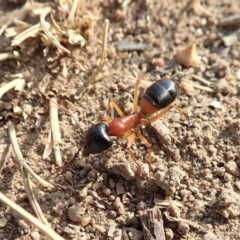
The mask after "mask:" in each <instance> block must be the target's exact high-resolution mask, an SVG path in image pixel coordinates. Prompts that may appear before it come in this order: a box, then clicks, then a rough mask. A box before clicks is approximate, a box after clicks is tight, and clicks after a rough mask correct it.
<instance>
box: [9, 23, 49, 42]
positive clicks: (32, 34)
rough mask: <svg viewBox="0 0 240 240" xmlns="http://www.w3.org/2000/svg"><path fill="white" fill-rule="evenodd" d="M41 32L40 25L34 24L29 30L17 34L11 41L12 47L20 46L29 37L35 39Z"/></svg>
mask: <svg viewBox="0 0 240 240" xmlns="http://www.w3.org/2000/svg"><path fill="white" fill-rule="evenodd" d="M48 27H50V25H49V24H48ZM40 31H41V26H40V24H39V23H38V24H35V25H33V26H31V27H29V28H27V29H26V30H25V31H23V32H21V33H20V34H18V35H17V36H16V37H15V38H14V39H13V40H12V46H18V45H20V44H21V43H22V42H23V41H25V40H26V39H28V38H30V37H36V36H37V35H38V33H39V32H40Z"/></svg>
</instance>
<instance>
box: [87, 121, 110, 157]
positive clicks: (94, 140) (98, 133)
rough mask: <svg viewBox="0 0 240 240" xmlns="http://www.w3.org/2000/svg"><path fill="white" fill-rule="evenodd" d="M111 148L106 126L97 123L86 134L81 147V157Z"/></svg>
mask: <svg viewBox="0 0 240 240" xmlns="http://www.w3.org/2000/svg"><path fill="white" fill-rule="evenodd" d="M111 146H112V141H111V139H110V137H109V136H108V134H107V125H106V124H105V123H98V124H96V125H94V126H93V127H92V128H90V129H89V130H88V132H87V134H86V137H85V142H84V146H83V156H88V155H89V154H97V153H101V152H103V151H104V150H106V149H108V148H110V147H111Z"/></svg>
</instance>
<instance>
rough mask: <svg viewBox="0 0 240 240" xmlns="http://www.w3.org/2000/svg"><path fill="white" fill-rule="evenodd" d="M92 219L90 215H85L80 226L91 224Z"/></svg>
mask: <svg viewBox="0 0 240 240" xmlns="http://www.w3.org/2000/svg"><path fill="white" fill-rule="evenodd" d="M91 219H92V217H90V216H89V215H84V216H83V217H81V218H80V224H81V225H82V226H83V227H85V226H87V225H88V224H89V223H90V221H91Z"/></svg>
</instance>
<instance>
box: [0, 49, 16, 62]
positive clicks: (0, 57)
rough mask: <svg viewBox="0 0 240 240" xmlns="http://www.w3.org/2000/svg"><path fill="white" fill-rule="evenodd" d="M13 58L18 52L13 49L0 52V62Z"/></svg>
mask: <svg viewBox="0 0 240 240" xmlns="http://www.w3.org/2000/svg"><path fill="white" fill-rule="evenodd" d="M15 58H19V53H18V52H17V51H14V52H13V53H0V62H1V61H5V60H7V59H15Z"/></svg>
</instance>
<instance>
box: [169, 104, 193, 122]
mask: <svg viewBox="0 0 240 240" xmlns="http://www.w3.org/2000/svg"><path fill="white" fill-rule="evenodd" d="M173 107H174V108H175V109H176V110H177V111H178V112H179V113H180V114H183V115H184V116H185V118H186V119H187V120H188V119H189V117H188V115H187V114H186V113H185V112H184V110H183V109H181V108H180V107H178V106H175V105H173Z"/></svg>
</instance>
